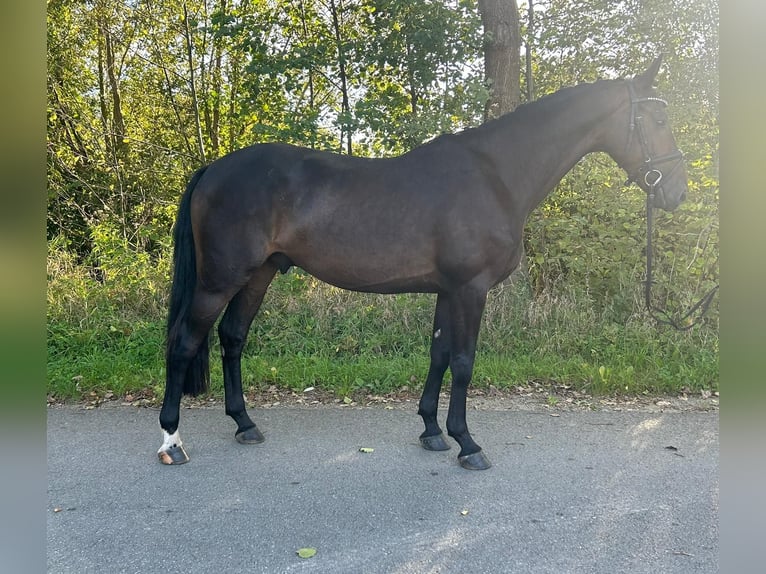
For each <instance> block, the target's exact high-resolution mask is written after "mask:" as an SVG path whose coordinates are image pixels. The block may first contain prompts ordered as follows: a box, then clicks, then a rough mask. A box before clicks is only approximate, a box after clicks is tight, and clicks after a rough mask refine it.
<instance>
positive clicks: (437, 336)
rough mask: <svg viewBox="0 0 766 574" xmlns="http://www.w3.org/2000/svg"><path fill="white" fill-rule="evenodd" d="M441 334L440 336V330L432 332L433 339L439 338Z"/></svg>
mask: <svg viewBox="0 0 766 574" xmlns="http://www.w3.org/2000/svg"><path fill="white" fill-rule="evenodd" d="M441 334H442V330H441V329H436V331H434V339H438V338H439V337H441Z"/></svg>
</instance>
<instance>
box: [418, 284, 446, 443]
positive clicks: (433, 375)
mask: <svg viewBox="0 0 766 574" xmlns="http://www.w3.org/2000/svg"><path fill="white" fill-rule="evenodd" d="M449 356H450V324H449V302H448V301H447V297H446V296H445V295H441V294H440V295H438V296H437V298H436V311H435V312H434V325H433V331H432V333H431V364H430V366H429V367H428V376H427V377H426V384H425V387H424V388H423V395H422V396H421V397H420V403H419V405H418V414H419V415H420V416H421V417H423V423H424V424H425V427H426V429H425V430H424V431H423V433H422V434H421V435H420V444H421V445H422V446H423V448H424V449H426V450H449V448H450V446H449V444H447V441H445V440H444V433H443V432H442V429H441V428H440V427H439V423H438V422H437V420H436V414H437V410H438V408H439V391H440V390H441V387H442V381H443V379H444V373H445V371H446V370H447V367H448V366H449Z"/></svg>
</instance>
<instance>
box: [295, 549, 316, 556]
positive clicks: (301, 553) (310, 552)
mask: <svg viewBox="0 0 766 574" xmlns="http://www.w3.org/2000/svg"><path fill="white" fill-rule="evenodd" d="M295 553H296V554H297V555H298V556H300V557H301V558H311V557H312V556H314V554H316V553H317V549H316V548H298V550H296V551H295Z"/></svg>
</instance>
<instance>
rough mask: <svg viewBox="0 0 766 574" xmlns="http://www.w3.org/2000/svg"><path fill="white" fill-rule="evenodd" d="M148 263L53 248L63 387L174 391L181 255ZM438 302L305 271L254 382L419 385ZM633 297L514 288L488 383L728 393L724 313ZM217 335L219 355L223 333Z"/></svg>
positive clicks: (56, 392)
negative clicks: (103, 267)
mask: <svg viewBox="0 0 766 574" xmlns="http://www.w3.org/2000/svg"><path fill="white" fill-rule="evenodd" d="M52 265H53V269H51V266H52ZM142 273H144V275H143V276H140V277H138V278H136V276H135V273H134V274H132V275H131V277H132V279H131V280H130V281H125V280H123V278H122V275H121V274H120V273H119V270H116V271H113V272H112V273H108V274H107V275H106V277H103V276H102V277H99V278H98V280H97V279H96V278H93V277H91V276H90V275H89V274H88V273H87V271H85V270H83V269H81V268H79V267H77V266H75V265H73V264H72V263H71V261H68V260H66V258H65V257H63V256H60V255H59V256H58V258H57V257H53V258H51V256H50V254H49V272H48V279H49V281H48V339H47V341H48V364H47V367H48V395H49V396H51V397H55V398H56V399H57V400H79V399H82V398H84V397H87V396H89V395H92V394H96V395H103V394H106V393H112V394H114V395H118V396H120V395H126V394H135V393H141V392H147V391H148V392H149V393H150V394H151V395H152V396H156V397H159V396H161V394H162V392H163V387H164V362H163V355H164V330H165V327H164V314H165V305H166V300H165V295H164V293H165V291H166V285H167V277H166V276H167V265H166V264H164V262H159V263H158V264H154V265H151V266H146V268H145V269H144V270H143V272H142ZM639 295H640V294H639V293H625V294H623V295H622V296H623V297H628V298H634V299H635V300H638V297H639ZM434 302H435V299H434V296H432V295H394V296H377V295H368V294H357V293H349V292H345V291H341V290H339V289H335V288H333V287H330V286H328V285H325V284H322V283H319V282H318V281H316V280H315V279H313V278H312V277H310V276H308V275H306V274H304V273H302V272H300V271H299V270H296V271H293V272H291V273H289V274H287V275H285V276H279V277H278V278H277V279H276V280H275V282H274V283H273V285H272V288H271V289H270V292H269V294H268V295H267V298H266V301H265V302H264V305H263V308H262V310H261V313H259V315H258V317H256V320H255V323H254V325H253V327H252V329H251V334H250V338H249V341H248V345H247V347H246V349H245V353H244V358H243V382H244V386H245V388H246V389H247V388H264V387H267V386H271V385H276V386H277V387H279V388H284V389H292V390H295V391H301V390H303V389H304V388H306V387H309V386H313V387H316V388H318V389H321V390H323V391H327V392H331V393H334V394H336V395H338V396H341V397H342V396H351V395H353V394H354V393H372V394H385V393H390V392H394V391H398V390H400V389H401V388H402V387H405V386H406V387H408V388H409V389H410V390H412V391H413V392H418V391H419V390H420V389H421V388H422V385H423V382H424V379H425V374H426V372H427V370H428V345H429V335H430V329H431V314H432V312H433V306H434ZM618 303H619V304H618ZM630 303H631V305H630V306H632V308H634V309H638V307H637V305H636V303H635V301H631V302H630ZM625 307H626V302H625V300H621V301H619V302H618V301H613V302H612V303H611V304H608V305H607V304H604V303H603V302H596V301H594V300H593V299H592V298H591V297H590V296H589V295H588V293H587V292H585V291H582V290H576V289H572V288H568V287H566V286H562V287H560V288H558V289H556V290H551V291H550V292H546V293H544V294H543V295H540V296H538V297H535V298H530V297H529V296H528V295H527V294H525V293H524V292H522V291H520V290H519V289H518V288H515V287H513V286H510V285H502V286H500V287H499V288H497V289H495V290H493V291H492V292H491V293H490V297H489V299H488V304H487V308H486V312H485V319H484V323H483V326H482V331H481V333H480V339H479V353H478V356H477V360H476V365H475V371H474V379H473V381H474V382H473V384H474V386H477V387H479V388H481V387H482V386H488V385H493V386H494V387H496V388H499V389H508V388H513V387H515V386H519V385H525V384H527V383H528V382H530V381H535V382H538V383H540V382H541V383H544V384H547V383H550V384H551V385H553V384H558V385H561V384H564V385H567V386H569V387H570V388H573V389H577V390H580V391H583V392H587V393H589V394H593V395H609V394H641V393H652V394H673V393H677V392H681V391H685V392H697V391H704V390H710V391H716V390H718V335H717V320H716V319H715V318H709V319H706V320H705V322H703V323H702V324H701V325H700V326H699V327H696V328H695V329H693V330H691V331H687V332H676V331H672V330H669V329H666V328H658V327H656V326H654V325H653V324H651V323H650V322H648V320H647V319H646V318H645V316H644V315H643V314H642V313H641V312H640V311H636V312H634V313H632V314H629V315H627V316H626V315H625V313H624V311H617V309H624V308H625ZM211 341H212V343H213V344H212V347H211V352H212V355H213V357H215V356H217V355H219V353H220V349H219V348H218V341H217V336H216V335H215V331H213V333H212V339H211ZM211 365H212V373H211V378H212V388H211V391H210V393H211V395H212V396H214V397H220V396H222V394H223V384H222V376H221V368H220V361H217V360H215V359H213V360H211ZM446 378H447V381H448V379H449V375H447V377H446Z"/></svg>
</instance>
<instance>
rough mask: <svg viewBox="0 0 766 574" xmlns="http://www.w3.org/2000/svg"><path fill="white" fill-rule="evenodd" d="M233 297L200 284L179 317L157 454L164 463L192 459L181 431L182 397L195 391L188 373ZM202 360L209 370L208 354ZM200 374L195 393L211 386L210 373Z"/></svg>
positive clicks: (170, 349)
mask: <svg viewBox="0 0 766 574" xmlns="http://www.w3.org/2000/svg"><path fill="white" fill-rule="evenodd" d="M229 297H230V295H227V294H225V293H210V292H206V291H202V290H200V288H199V287H197V289H196V290H195V293H194V297H193V300H192V304H191V308H190V310H189V312H188V314H186V316H185V317H182V318H181V319H180V320H179V322H178V324H177V325H176V326H175V327H174V328H173V330H172V331H171V334H170V336H169V338H168V349H167V356H166V375H165V376H166V379H165V396H164V399H163V401H162V410H161V411H160V417H159V420H160V427H161V429H162V435H163V442H162V446H161V447H160V448H159V450H158V451H157V456H158V457H159V459H160V462H162V463H163V464H172V465H175V464H184V463H186V462H188V461H189V455H188V454H187V453H186V450H185V449H184V447H183V443H182V441H181V437H180V435H179V433H178V423H179V418H180V405H181V396H182V395H183V393H184V391H186V392H192V389H191V388H190V387H189V386H188V380H187V373H188V372H189V370H190V368H194V366H192V365H193V363H195V362H196V360H197V359H198V358H199V354H200V353H202V354H205V355H206V354H207V353H208V346H207V344H206V339H207V337H208V336H209V333H210V329H211V328H212V326H213V324H214V323H215V320H216V318H217V317H218V315H219V314H220V313H221V311H222V310H223V308H224V306H225V305H226V301H227V300H228V299H229ZM202 359H204V360H202V361H201V363H202V364H204V366H205V368H204V369H202V370H205V371H206V370H207V369H206V366H207V357H206V356H205V357H202ZM196 376H198V377H201V379H202V380H200V381H197V390H196V391H195V392H199V391H201V390H204V388H206V387H207V377H208V373H207V372H204V373H202V372H200V373H196ZM185 381H186V382H187V388H186V389H185V388H184V384H185Z"/></svg>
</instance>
